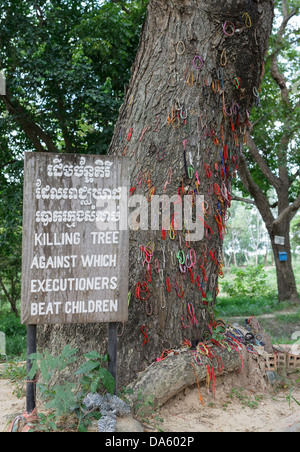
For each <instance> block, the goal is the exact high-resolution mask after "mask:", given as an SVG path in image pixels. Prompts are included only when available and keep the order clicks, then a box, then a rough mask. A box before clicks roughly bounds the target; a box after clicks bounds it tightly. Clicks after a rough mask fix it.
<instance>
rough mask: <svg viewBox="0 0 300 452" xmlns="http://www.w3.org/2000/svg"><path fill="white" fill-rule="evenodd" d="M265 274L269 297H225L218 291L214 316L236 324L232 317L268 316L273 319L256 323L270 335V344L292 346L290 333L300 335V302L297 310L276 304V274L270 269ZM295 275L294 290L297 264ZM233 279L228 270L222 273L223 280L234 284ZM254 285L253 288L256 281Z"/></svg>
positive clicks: (299, 275) (299, 272)
mask: <svg viewBox="0 0 300 452" xmlns="http://www.w3.org/2000/svg"><path fill="white" fill-rule="evenodd" d="M265 271H266V274H267V278H266V283H267V285H268V286H269V287H270V292H269V293H268V294H262V295H261V296H257V297H254V298H249V297H248V298H247V297H242V296H240V297H228V296H226V294H225V293H224V292H222V291H220V296H219V297H218V299H217V306H216V314H217V316H218V317H219V318H223V319H224V320H225V321H229V322H232V321H235V319H234V318H235V317H242V318H243V317H244V318H247V317H250V316H255V317H259V316H264V315H266V314H270V315H272V317H271V318H260V319H259V323H260V325H261V326H262V327H263V328H264V329H265V331H267V332H268V333H270V335H271V337H272V339H273V342H275V343H280V344H283V343H287V344H288V343H293V342H294V341H293V340H292V335H293V333H295V332H296V331H300V302H299V305H298V307H297V306H295V304H292V303H290V302H288V301H286V302H282V303H278V300H277V291H276V290H277V278H276V270H275V268H273V267H268V268H267V269H266V270H265ZM294 272H295V277H296V283H297V286H298V288H300V262H297V263H296V264H294ZM234 278H235V276H234V275H233V274H231V273H230V272H229V271H228V270H227V271H226V272H225V280H228V281H233V280H234ZM253 283H254V284H255V281H253ZM283 311H285V312H283ZM239 323H241V322H239ZM242 323H243V321H242Z"/></svg>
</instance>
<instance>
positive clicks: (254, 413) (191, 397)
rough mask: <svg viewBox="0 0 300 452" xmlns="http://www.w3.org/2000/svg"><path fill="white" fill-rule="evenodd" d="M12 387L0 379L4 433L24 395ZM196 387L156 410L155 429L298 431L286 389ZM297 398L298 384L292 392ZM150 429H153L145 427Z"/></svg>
mask: <svg viewBox="0 0 300 452" xmlns="http://www.w3.org/2000/svg"><path fill="white" fill-rule="evenodd" d="M14 391H15V386H14V385H13V384H11V383H10V382H9V381H7V380H0V432H7V431H8V430H9V426H10V423H11V420H12V419H13V418H15V417H16V416H17V415H19V414H22V413H23V412H24V409H25V398H24V397H23V398H21V399H18V398H17V395H16V394H15V393H14ZM200 392H201V396H202V398H203V403H204V406H203V405H202V404H201V402H200V398H199V389H198V387H197V386H196V387H195V388H192V389H187V390H185V391H184V393H181V394H179V395H178V396H176V397H175V398H174V399H172V400H170V401H169V402H168V403H167V404H166V405H165V406H164V407H163V408H161V409H160V410H159V412H157V413H155V414H156V418H160V419H163V422H162V421H161V420H157V421H155V425H156V428H160V429H162V430H163V431H164V432H284V431H289V432H300V408H299V406H298V405H297V403H296V402H294V401H292V402H291V405H289V402H288V401H287V399H286V398H287V396H288V395H289V390H288V389H285V390H283V389H280V390H279V391H272V393H271V392H268V391H264V392H261V393H251V392H249V391H246V390H243V389H241V388H237V387H236V388H235V387H234V383H233V382H232V379H231V378H230V377H229V376H228V378H227V377H223V378H222V379H219V378H217V380H216V388H215V393H216V398H214V396H213V393H212V391H210V392H211V393H210V394H208V392H207V387H206V386H205V385H202V386H201V387H200ZM293 396H294V397H295V399H296V400H298V401H299V400H300V387H298V388H297V389H296V390H295V391H294V392H293ZM148 431H149V432H150V431H153V430H148Z"/></svg>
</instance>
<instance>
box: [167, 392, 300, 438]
mask: <svg viewBox="0 0 300 452" xmlns="http://www.w3.org/2000/svg"><path fill="white" fill-rule="evenodd" d="M231 391H232V388H230V387H226V385H225V386H224V384H222V385H219V386H217V387H216V399H214V398H213V396H212V394H211V395H208V394H207V389H206V387H205V386H201V394H202V397H203V400H204V404H205V406H204V407H203V406H202V404H201V403H200V399H199V392H198V387H196V388H195V389H192V390H186V391H185V393H183V394H181V395H179V396H177V397H176V398H175V399H174V400H172V401H170V402H168V403H167V405H165V406H164V407H163V408H162V409H161V411H160V416H161V418H163V419H164V423H163V424H162V428H163V430H164V431H166V432H283V431H295V432H300V407H299V406H298V405H297V404H296V403H295V402H292V403H291V406H289V403H288V401H287V399H286V397H287V396H288V394H289V391H288V390H285V391H283V390H281V391H280V392H279V393H277V394H270V393H260V394H259V395H260V396H261V398H260V400H259V401H257V403H258V406H257V408H256V409H253V408H251V407H249V406H248V405H247V403H246V407H243V405H242V401H241V400H240V399H238V398H237V397H236V396H234V397H233V398H230V397H229V396H228V395H229V394H231ZM237 392H238V394H239V395H242V396H244V397H246V396H249V397H250V400H251V401H252V400H254V401H255V399H254V397H255V395H256V394H253V393H251V392H249V391H242V390H240V389H237ZM293 395H294V397H295V398H296V399H297V400H299V401H300V389H299V388H298V389H297V390H295V391H294V393H293ZM247 400H248V399H247Z"/></svg>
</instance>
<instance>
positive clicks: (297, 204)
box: [273, 194, 300, 227]
mask: <svg viewBox="0 0 300 452" xmlns="http://www.w3.org/2000/svg"><path fill="white" fill-rule="evenodd" d="M299 209H300V194H299V196H298V198H297V199H296V200H295V201H294V202H293V204H290V205H289V207H287V208H286V209H285V210H283V211H282V212H281V214H280V215H278V218H277V219H276V220H275V221H274V223H273V226H274V227H276V226H279V225H280V223H281V222H282V221H284V220H285V219H286V217H288V216H289V215H293V214H294V213H295V212H297V211H298V210H299Z"/></svg>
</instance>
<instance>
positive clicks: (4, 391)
mask: <svg viewBox="0 0 300 452" xmlns="http://www.w3.org/2000/svg"><path fill="white" fill-rule="evenodd" d="M15 389H16V388H15V386H14V385H13V384H11V383H10V382H9V381H7V380H0V432H7V431H8V429H9V426H10V421H11V419H13V418H14V417H16V416H18V415H19V414H22V413H23V412H24V409H25V399H24V398H22V399H18V398H17V397H16V395H15V394H13V393H14V390H15Z"/></svg>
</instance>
